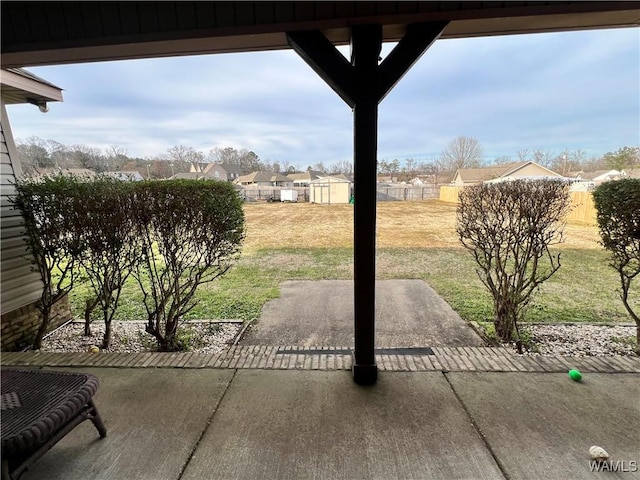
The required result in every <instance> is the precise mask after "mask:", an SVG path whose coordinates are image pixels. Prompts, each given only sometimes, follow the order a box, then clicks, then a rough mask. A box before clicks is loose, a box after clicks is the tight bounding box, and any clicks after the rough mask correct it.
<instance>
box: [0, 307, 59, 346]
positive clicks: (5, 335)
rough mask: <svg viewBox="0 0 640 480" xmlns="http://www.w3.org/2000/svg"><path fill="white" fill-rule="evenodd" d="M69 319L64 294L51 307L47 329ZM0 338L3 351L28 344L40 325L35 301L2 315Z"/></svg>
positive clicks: (51, 328)
mask: <svg viewBox="0 0 640 480" xmlns="http://www.w3.org/2000/svg"><path fill="white" fill-rule="evenodd" d="M68 320H71V308H70V306H69V299H68V298H67V296H66V295H65V296H64V297H62V298H61V299H60V300H58V302H57V303H56V304H55V305H54V306H53V308H52V309H51V321H50V324H49V331H51V330H53V329H54V328H56V327H59V326H60V325H62V324H63V323H65V322H67V321H68ZM0 323H1V326H2V329H1V331H0V340H1V344H2V348H1V350H2V351H3V352H11V351H18V350H22V349H23V348H25V347H28V346H30V345H31V344H32V343H33V340H34V339H35V336H36V333H37V332H38V328H39V327H40V312H39V311H38V309H37V308H36V304H35V303H31V304H29V305H25V306H24V307H21V308H18V309H16V310H13V311H11V312H7V313H5V314H4V315H2V319H1V320H0Z"/></svg>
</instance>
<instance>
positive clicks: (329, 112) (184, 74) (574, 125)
mask: <svg viewBox="0 0 640 480" xmlns="http://www.w3.org/2000/svg"><path fill="white" fill-rule="evenodd" d="M639 45H640V42H639V41H638V29H634V30H629V29H622V30H607V31H589V32H573V33H555V34H538V35H521V36H510V37H509V36H507V37H492V38H478V39H459V40H443V41H440V42H437V43H436V44H435V45H434V46H433V47H432V48H431V49H430V50H429V51H428V52H427V53H426V54H425V55H424V56H423V57H422V58H421V60H420V61H419V62H418V63H417V64H416V65H415V66H414V67H413V69H412V70H411V71H409V72H408V73H407V75H405V77H404V78H403V79H402V80H401V81H400V82H399V84H398V85H397V86H396V88H395V89H394V90H393V91H392V92H391V93H390V94H389V96H388V97H387V98H386V99H385V100H384V102H383V103H382V104H381V107H380V131H379V137H378V138H379V153H380V157H381V158H390V157H399V158H403V156H405V155H414V156H422V157H423V158H424V159H429V158H430V157H431V156H433V155H437V154H438V153H439V152H440V151H442V149H444V148H445V147H446V144H447V143H448V142H449V141H450V140H451V139H452V138H454V137H456V136H458V135H471V136H476V137H477V138H478V139H479V140H480V141H481V143H482V144H483V146H484V149H485V153H486V155H487V157H488V158H493V157H494V156H497V155H515V153H516V152H517V150H520V149H523V148H530V149H531V148H547V149H558V148H565V147H566V148H571V149H576V148H584V149H588V150H590V151H591V152H593V153H604V152H606V151H610V150H614V149H616V148H618V147H620V146H622V145H625V144H634V143H639V142H640V140H639V139H638V131H639V130H640V121H639V117H640V115H639V114H640V105H639V104H640V99H639V95H640V94H639V89H638V84H639V83H640V66H639V57H640V56H639V54H640V46H639ZM391 48H392V45H385V47H384V49H383V53H382V55H383V57H384V56H386V54H387V52H388V51H389V50H390V49H391ZM347 50H348V49H345V48H342V49H341V51H343V52H347ZM33 71H34V72H35V73H36V74H38V75H41V76H42V77H44V78H46V79H47V80H49V81H51V82H53V83H55V84H57V85H59V86H61V87H62V88H64V89H65V92H64V96H65V102H64V103H63V104H59V105H52V106H51V111H50V112H49V113H48V114H47V115H42V114H40V113H39V112H38V111H37V109H35V108H33V107H31V106H16V107H9V116H10V118H11V121H12V125H13V129H14V135H15V136H16V137H18V138H26V137H29V136H32V135H35V136H39V137H41V138H45V139H49V138H50V139H55V140H58V141H60V142H62V143H65V144H75V143H85V144H89V145H93V146H98V147H101V148H103V147H104V146H108V145H110V144H114V143H117V144H120V145H123V146H124V147H126V148H127V150H128V151H129V154H130V155H135V156H141V157H144V156H152V155H154V154H158V153H162V152H164V151H166V149H167V148H169V147H171V146H173V145H176V144H186V145H190V146H193V147H194V148H197V149H201V150H203V151H205V152H206V151H207V150H208V149H210V148H212V147H214V146H227V145H230V146H234V147H236V148H248V149H251V150H254V151H255V152H256V153H257V154H258V155H259V156H260V157H261V158H269V159H271V160H273V161H277V160H280V161H283V160H288V161H290V162H292V163H296V164H300V165H302V164H305V165H307V164H313V163H317V162H320V161H322V162H325V163H331V162H333V161H337V160H342V159H350V158H351V155H352V149H353V147H352V130H351V129H352V118H351V112H350V110H349V108H348V107H347V106H346V105H345V104H344V102H342V100H341V99H340V98H338V96H337V95H336V94H335V93H334V92H333V91H332V90H331V89H330V88H329V87H328V86H327V85H326V84H325V83H324V82H323V81H322V80H321V79H320V78H319V77H318V76H317V75H316V74H315V73H314V72H313V71H312V70H311V68H310V67H309V66H307V65H306V64H305V63H304V62H303V61H302V60H301V59H300V58H298V57H297V55H296V54H295V53H293V52H292V51H278V52H260V53H245V54H225V55H208V56H194V57H183V58H160V59H149V60H139V61H124V62H108V63H102V64H100V63H92V64H85V65H66V66H55V67H42V68H37V69H36V68H34V69H33Z"/></svg>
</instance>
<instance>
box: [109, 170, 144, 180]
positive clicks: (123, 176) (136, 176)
mask: <svg viewBox="0 0 640 480" xmlns="http://www.w3.org/2000/svg"><path fill="white" fill-rule="evenodd" d="M104 174H105V175H107V176H109V177H113V178H115V179H116V180H124V181H126V182H141V181H142V180H144V177H143V176H142V175H141V174H140V172H136V171H119V172H104Z"/></svg>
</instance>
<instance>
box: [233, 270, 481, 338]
mask: <svg viewBox="0 0 640 480" xmlns="http://www.w3.org/2000/svg"><path fill="white" fill-rule="evenodd" d="M353 311H354V300H353V281H351V280H320V281H287V282H283V283H282V284H281V285H280V297H279V298H277V299H275V300H271V301H269V302H267V303H266V305H265V306H264V307H263V309H262V314H261V315H260V319H259V320H258V322H257V323H256V325H255V327H253V326H252V328H251V329H250V330H249V332H247V334H246V335H245V336H244V338H243V340H242V341H241V342H240V343H241V345H293V346H298V347H307V348H308V347H311V346H313V345H349V346H353V345H354V339H353V323H354V317H353ZM375 322H376V346H380V347H423V346H430V347H479V346H482V345H484V342H483V341H482V339H481V338H480V337H479V336H478V335H477V334H476V333H475V331H474V330H473V329H472V328H471V327H469V326H468V325H467V324H466V323H465V321H464V320H462V319H461V318H460V316H459V315H458V314H457V313H456V312H455V311H454V310H453V309H452V308H451V307H450V306H449V305H448V304H447V302H445V301H444V300H443V299H442V298H441V297H440V296H439V295H438V294H437V293H436V292H435V291H434V290H433V289H432V288H431V287H430V286H429V285H428V284H427V283H426V282H424V281H422V280H378V281H377V282H376V314H375Z"/></svg>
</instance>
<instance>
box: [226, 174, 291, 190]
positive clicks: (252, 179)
mask: <svg viewBox="0 0 640 480" xmlns="http://www.w3.org/2000/svg"><path fill="white" fill-rule="evenodd" d="M234 183H236V184H238V185H242V186H245V187H247V186H255V187H292V186H293V181H292V180H291V179H290V178H288V177H285V176H284V175H280V174H279V173H274V172H263V171H257V172H253V173H250V174H249V175H241V176H240V177H238V178H237V179H236V180H235V181H234Z"/></svg>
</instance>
